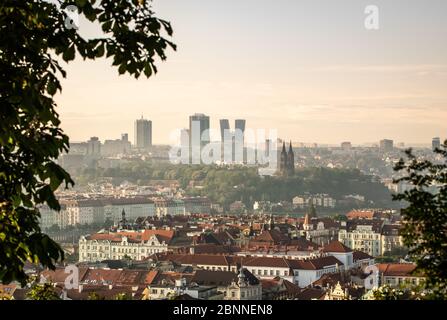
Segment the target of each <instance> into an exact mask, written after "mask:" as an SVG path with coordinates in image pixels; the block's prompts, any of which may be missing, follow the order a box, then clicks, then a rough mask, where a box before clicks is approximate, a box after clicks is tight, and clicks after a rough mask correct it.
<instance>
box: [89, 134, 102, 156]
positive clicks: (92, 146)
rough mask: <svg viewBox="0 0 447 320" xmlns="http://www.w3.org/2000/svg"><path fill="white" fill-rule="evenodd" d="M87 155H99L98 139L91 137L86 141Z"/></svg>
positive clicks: (99, 143) (99, 144)
mask: <svg viewBox="0 0 447 320" xmlns="http://www.w3.org/2000/svg"><path fill="white" fill-rule="evenodd" d="M87 155H89V156H99V155H101V141H99V138H98V137H91V138H90V140H89V141H87Z"/></svg>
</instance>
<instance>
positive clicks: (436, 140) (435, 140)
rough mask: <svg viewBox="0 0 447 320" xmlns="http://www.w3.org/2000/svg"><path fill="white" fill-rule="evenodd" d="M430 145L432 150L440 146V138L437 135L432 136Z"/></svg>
mask: <svg viewBox="0 0 447 320" xmlns="http://www.w3.org/2000/svg"><path fill="white" fill-rule="evenodd" d="M431 146H432V148H433V150H435V149H439V148H440V147H441V138H439V137H436V138H433V140H432V141H431Z"/></svg>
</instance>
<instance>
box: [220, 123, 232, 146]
mask: <svg viewBox="0 0 447 320" xmlns="http://www.w3.org/2000/svg"><path fill="white" fill-rule="evenodd" d="M225 130H230V121H228V119H221V120H220V141H222V142H223V141H224V136H225Z"/></svg>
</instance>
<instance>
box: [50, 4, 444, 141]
mask: <svg viewBox="0 0 447 320" xmlns="http://www.w3.org/2000/svg"><path fill="white" fill-rule="evenodd" d="M370 4H373V5H377V6H378V7H379V9H380V29H379V30H378V31H368V30H366V29H365V27H364V20H365V17H366V15H365V13H364V9H365V7H366V6H367V5H370ZM153 6H154V10H155V11H156V13H157V15H158V16H159V17H161V18H165V19H167V20H169V21H171V22H172V25H173V27H174V32H175V34H174V42H175V43H176V44H177V45H178V50H177V52H174V51H170V52H168V60H167V61H166V62H164V63H160V64H159V73H158V74H157V75H156V76H155V77H154V78H151V79H149V80H147V79H140V80H135V79H133V78H131V77H129V76H118V72H117V70H116V69H115V68H112V67H111V61H110V60H105V59H100V60H96V61H93V62H83V61H75V62H74V63H72V64H71V65H70V66H67V67H66V69H67V71H68V78H67V79H66V80H64V81H63V93H62V95H60V96H58V97H57V102H58V104H59V109H58V110H59V112H60V114H61V118H62V125H63V128H64V130H65V132H66V133H68V134H69V135H70V137H71V141H82V140H87V139H88V138H89V137H90V136H98V137H99V138H100V139H101V140H104V139H112V138H113V139H116V138H119V136H120V133H123V132H128V133H129V137H130V138H131V139H132V141H133V131H134V129H133V122H134V120H135V119H136V118H139V117H141V114H144V117H145V118H148V119H150V120H152V121H153V137H154V142H155V143H167V142H169V135H170V132H171V131H172V130H174V129H177V128H184V127H187V126H188V116H189V115H190V114H193V113H195V112H201V113H205V114H207V115H209V116H210V117H211V126H212V127H214V128H215V129H218V120H219V119H220V118H229V119H230V121H231V125H232V126H233V125H234V119H235V118H245V119H247V127H249V128H265V129H278V131H279V133H280V136H281V137H284V138H286V139H292V140H294V141H303V142H318V143H339V142H341V141H345V140H347V141H352V142H353V143H363V142H374V141H378V140H379V139H381V138H391V139H394V140H395V141H396V142H400V141H404V142H407V143H409V142H414V143H424V142H425V143H427V142H430V141H431V138H432V137H434V136H441V137H442V138H446V137H447V1H445V0H392V1H390V0H368V1H363V0H338V1H334V0H325V1H321V0H306V1H302V0H275V1H271V0H270V1H266V0H225V1H223V0H188V1H185V0H154V4H153ZM80 28H81V32H82V33H84V34H86V35H89V36H90V35H92V34H94V33H95V32H94V29H95V28H94V26H91V25H89V24H88V23H87V22H85V21H81V25H80Z"/></svg>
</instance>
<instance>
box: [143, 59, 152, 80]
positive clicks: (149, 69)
mask: <svg viewBox="0 0 447 320" xmlns="http://www.w3.org/2000/svg"><path fill="white" fill-rule="evenodd" d="M144 75H145V76H146V77H148V78H149V77H150V76H151V75H152V67H151V63H150V62H146V63H145V65H144Z"/></svg>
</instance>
